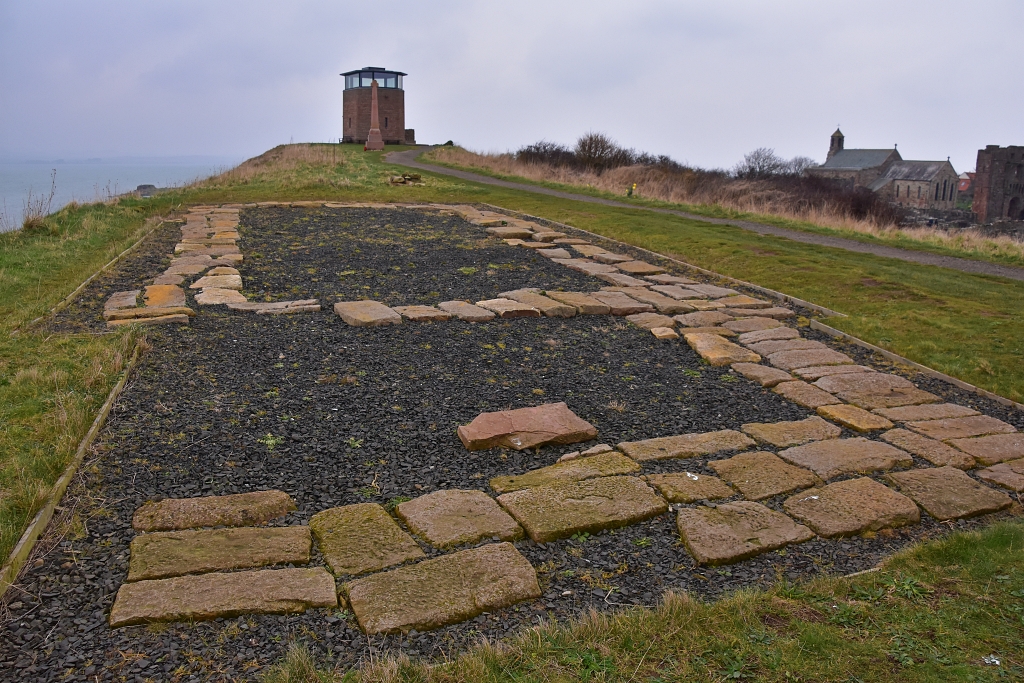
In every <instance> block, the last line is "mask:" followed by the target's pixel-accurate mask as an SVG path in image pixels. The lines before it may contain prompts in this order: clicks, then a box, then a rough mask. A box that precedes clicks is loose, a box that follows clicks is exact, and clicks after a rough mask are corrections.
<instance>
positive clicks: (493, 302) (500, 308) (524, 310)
mask: <svg viewBox="0 0 1024 683" xmlns="http://www.w3.org/2000/svg"><path fill="white" fill-rule="evenodd" d="M476 305H477V306H479V307H480V308H486V309H487V310H489V311H493V312H494V313H497V314H498V317H499V318H539V317H540V316H541V312H540V311H538V310H537V309H536V308H534V307H533V306H527V305H526V304H521V303H519V302H518V301H512V299H487V300H485V301H477V302H476Z"/></svg>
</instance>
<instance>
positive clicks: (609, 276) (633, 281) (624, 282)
mask: <svg viewBox="0 0 1024 683" xmlns="http://www.w3.org/2000/svg"><path fill="white" fill-rule="evenodd" d="M595 265H598V264H595ZM608 267H609V268H610V267H611V266H608ZM596 277H597V279H598V280H604V281H605V282H607V283H608V284H610V285H613V286H615V287H647V286H649V285H650V284H651V283H650V282H646V281H644V280H640V279H638V278H635V277H633V276H632V275H626V274H625V273H598V274H596Z"/></svg>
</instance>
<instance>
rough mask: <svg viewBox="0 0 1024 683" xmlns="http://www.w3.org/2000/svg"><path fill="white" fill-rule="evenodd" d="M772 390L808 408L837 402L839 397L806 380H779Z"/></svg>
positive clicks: (812, 408)
mask: <svg viewBox="0 0 1024 683" xmlns="http://www.w3.org/2000/svg"><path fill="white" fill-rule="evenodd" d="M772 391H773V392H775V393H776V394H778V395H779V396H783V397H785V398H786V399H787V400H790V401H792V402H793V403H796V404H797V405H801V406H803V407H804V408H810V409H811V410H814V409H815V408H818V407H820V406H827V405H832V404H834V403H839V399H837V398H836V397H835V396H833V395H832V394H830V393H828V392H827V391H822V390H821V389H819V388H817V387H815V386H813V385H810V384H808V383H807V382H801V381H793V382H780V383H778V384H776V385H775V388H773V389H772Z"/></svg>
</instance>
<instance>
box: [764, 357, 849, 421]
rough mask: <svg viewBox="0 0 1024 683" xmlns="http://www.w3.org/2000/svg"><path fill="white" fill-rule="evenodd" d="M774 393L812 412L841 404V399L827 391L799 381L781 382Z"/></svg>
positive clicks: (774, 389)
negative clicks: (822, 407)
mask: <svg viewBox="0 0 1024 683" xmlns="http://www.w3.org/2000/svg"><path fill="white" fill-rule="evenodd" d="M796 353H799V352H796ZM772 391H773V392H775V393H776V394H778V395H779V396H782V397H784V398H785V399H786V400H789V401H792V402H793V403H796V404H797V405H800V406H803V407H804V408H810V409H811V410H815V409H817V408H819V407H821V406H827V405H832V404H835V403H839V402H840V401H839V399H837V398H836V397H835V396H833V395H832V394H830V393H828V392H827V391H822V390H821V389H818V388H817V387H815V386H813V385H811V384H808V383H807V382H801V381H799V380H797V381H793V382H780V383H778V384H776V385H775V387H774V388H773V389H772Z"/></svg>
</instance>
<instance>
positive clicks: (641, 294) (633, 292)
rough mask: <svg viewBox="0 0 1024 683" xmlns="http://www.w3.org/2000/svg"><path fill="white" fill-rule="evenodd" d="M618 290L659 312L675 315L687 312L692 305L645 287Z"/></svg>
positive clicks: (690, 309) (691, 308)
mask: <svg viewBox="0 0 1024 683" xmlns="http://www.w3.org/2000/svg"><path fill="white" fill-rule="evenodd" d="M619 291H621V292H622V293H623V294H625V295H627V296H628V297H630V298H631V299H636V300H637V301H640V302H642V303H645V304H650V305H652V306H654V308H655V309H657V311H658V312H659V313H665V314H668V315H675V314H676V313H688V312H689V311H692V310H693V306H690V305H689V304H687V303H685V302H683V301H679V300H677V299H673V298H672V297H670V296H665V295H664V294H659V293H658V292H652V291H651V290H649V289H647V288H645V287H622V288H620V289H619ZM674 324H675V323H673V325H674Z"/></svg>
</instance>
